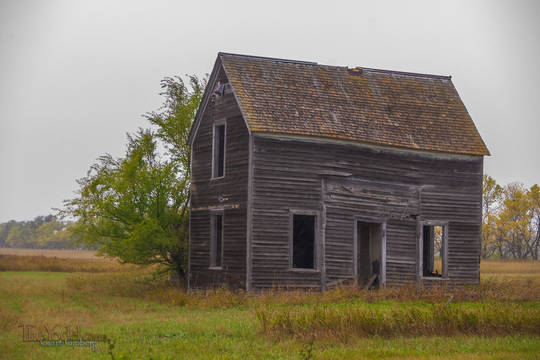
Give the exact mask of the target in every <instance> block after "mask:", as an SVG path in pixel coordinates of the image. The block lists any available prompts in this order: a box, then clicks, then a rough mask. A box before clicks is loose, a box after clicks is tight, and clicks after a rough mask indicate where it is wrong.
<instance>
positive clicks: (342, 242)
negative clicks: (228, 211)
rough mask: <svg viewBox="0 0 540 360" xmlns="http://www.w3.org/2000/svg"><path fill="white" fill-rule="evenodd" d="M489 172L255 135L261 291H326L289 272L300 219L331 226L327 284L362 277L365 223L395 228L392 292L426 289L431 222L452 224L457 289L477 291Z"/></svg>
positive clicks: (413, 155)
mask: <svg viewBox="0 0 540 360" xmlns="http://www.w3.org/2000/svg"><path fill="white" fill-rule="evenodd" d="M482 164H483V158H482V157H480V156H474V157H473V156H451V155H433V154H426V153H420V152H413V151H397V150H385V149H382V148H373V147H360V146H355V145H349V144H339V143H326V142H317V141H313V140H299V139H291V138H277V137H275V136H272V137H270V136H254V153H253V166H254V169H253V204H252V206H253V218H252V222H253V230H252V231H253V232H252V239H251V242H252V279H253V287H254V288H266V287H273V286H294V287H319V286H320V285H321V272H320V271H298V270H290V269H289V268H288V266H289V245H288V244H289V213H290V211H291V210H311V211H319V215H320V216H324V217H325V219H326V224H325V225H321V230H322V228H323V227H324V244H325V247H324V254H325V262H324V269H325V272H326V284H332V283H336V282H337V281H340V280H344V279H351V278H352V276H353V269H354V267H353V266H354V258H353V255H354V252H353V245H354V244H353V241H354V240H353V239H354V226H355V222H354V218H355V216H358V217H363V218H384V219H385V221H386V280H387V284H388V285H397V284H402V283H405V282H413V281H416V280H417V276H418V275H417V274H418V271H417V269H418V263H417V223H418V220H421V219H426V220H444V221H448V222H449V226H448V231H449V233H448V239H449V240H448V241H449V245H448V276H449V278H450V282H451V283H467V284H471V283H477V282H478V280H479V255H480V254H479V250H480V236H481V188H482ZM321 184H324V185H321ZM321 187H322V188H321ZM320 219H321V218H319V220H320ZM321 269H322V268H321Z"/></svg>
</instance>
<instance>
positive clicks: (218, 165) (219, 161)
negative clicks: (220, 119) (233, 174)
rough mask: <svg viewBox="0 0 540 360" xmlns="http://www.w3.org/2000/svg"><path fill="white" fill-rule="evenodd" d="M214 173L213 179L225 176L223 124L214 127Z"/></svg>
mask: <svg viewBox="0 0 540 360" xmlns="http://www.w3.org/2000/svg"><path fill="white" fill-rule="evenodd" d="M213 169H214V173H213V177H215V178H219V177H222V176H224V175H225V124H220V125H216V126H214V165H213Z"/></svg>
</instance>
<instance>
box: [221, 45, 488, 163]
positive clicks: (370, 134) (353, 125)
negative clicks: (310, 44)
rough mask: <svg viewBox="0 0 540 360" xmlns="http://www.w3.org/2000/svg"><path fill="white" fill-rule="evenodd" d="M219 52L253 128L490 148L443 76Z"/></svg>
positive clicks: (429, 146)
mask: <svg viewBox="0 0 540 360" xmlns="http://www.w3.org/2000/svg"><path fill="white" fill-rule="evenodd" d="M218 57H219V59H218V60H221V63H222V64H223V68H224V70H225V73H226V75H227V78H228V79H229V82H230V83H231V85H232V88H233V90H234V93H235V94H236V98H237V100H238V102H239V105H240V108H241V110H242V114H243V116H244V118H245V120H246V123H247V124H248V127H249V128H250V130H251V132H253V133H271V134H287V135H300V136H314V137H319V138H332V139H341V140H348V141H354V142H361V143H368V144H378V145H389V146H395V147H402V148H410V149H420V150H428V151H437V152H447V153H460V154H473V155H489V151H488V149H487V147H486V145H485V144H484V142H483V140H482V138H481V137H480V134H479V133H478V130H477V129H476V127H475V125H474V123H473V121H472V119H471V117H470V116H469V113H468V112H467V109H466V108H465V105H464V104H463V102H462V101H461V99H460V97H459V95H458V93H457V91H456V89H455V87H454V85H453V84H452V81H451V78H450V77H449V76H438V75H425V74H413V73H404V72H397V71H388V70H377V69H369V68H359V67H357V68H348V67H341V66H328V65H318V64H316V63H310V62H297V61H291V60H281V59H270V58H261V57H253V56H245V55H235V54H226V53H219V55H218Z"/></svg>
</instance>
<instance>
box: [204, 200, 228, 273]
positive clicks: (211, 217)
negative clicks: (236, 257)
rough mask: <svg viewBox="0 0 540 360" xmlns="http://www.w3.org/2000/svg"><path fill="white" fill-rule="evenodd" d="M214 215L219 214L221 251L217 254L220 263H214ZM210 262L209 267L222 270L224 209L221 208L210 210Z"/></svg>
mask: <svg viewBox="0 0 540 360" xmlns="http://www.w3.org/2000/svg"><path fill="white" fill-rule="evenodd" d="M216 216H221V253H220V254H219V256H220V258H221V262H220V263H221V265H220V266H217V265H216V255H218V254H217V253H216V245H217V243H216V241H215V240H216ZM209 245H210V246H209V248H210V249H209V250H210V264H209V266H208V268H209V269H213V270H222V269H223V258H224V257H223V254H224V250H225V211H224V210H223V209H219V210H211V211H210V244H209Z"/></svg>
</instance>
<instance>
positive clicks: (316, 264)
mask: <svg viewBox="0 0 540 360" xmlns="http://www.w3.org/2000/svg"><path fill="white" fill-rule="evenodd" d="M294 215H310V216H315V224H314V226H315V229H314V234H315V239H314V240H313V241H314V244H313V268H296V267H293V257H294V239H293V235H294ZM320 218H321V217H320V213H319V211H316V210H301V209H298V210H297V209H294V210H292V209H291V210H289V270H290V271H299V272H320V269H321V266H320V265H321V264H320V249H319V246H320Z"/></svg>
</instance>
